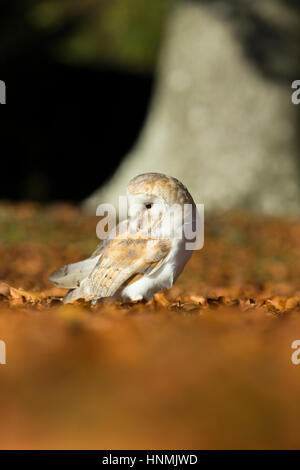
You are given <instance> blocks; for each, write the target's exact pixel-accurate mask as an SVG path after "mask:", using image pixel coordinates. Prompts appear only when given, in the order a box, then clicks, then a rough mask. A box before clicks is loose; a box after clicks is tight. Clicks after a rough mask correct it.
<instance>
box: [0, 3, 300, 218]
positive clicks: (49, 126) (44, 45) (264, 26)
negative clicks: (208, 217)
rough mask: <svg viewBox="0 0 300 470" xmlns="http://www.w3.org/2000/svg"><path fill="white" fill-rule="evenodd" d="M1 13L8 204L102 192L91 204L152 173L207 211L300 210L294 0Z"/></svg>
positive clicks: (23, 6) (21, 7)
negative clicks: (175, 180)
mask: <svg viewBox="0 0 300 470" xmlns="http://www.w3.org/2000/svg"><path fill="white" fill-rule="evenodd" d="M0 22H1V24H0V71H1V79H2V80H4V81H5V82H6V85H7V103H8V104H9V106H6V108H5V110H2V116H1V119H2V121H1V156H2V158H1V161H2V168H3V173H4V174H5V175H7V177H5V178H4V179H3V181H2V184H1V189H0V197H1V198H2V199H13V200H22V199H29V200H35V201H53V200H61V199H63V200H69V201H74V202H79V201H82V200H84V199H86V198H87V197H88V196H89V195H90V194H91V193H94V192H95V191H96V190H97V191H96V193H94V194H95V197H94V198H93V197H92V198H89V199H87V200H86V201H85V204H84V207H85V208H86V209H87V210H88V211H90V212H93V213H94V209H95V205H96V203H97V202H98V203H99V200H102V198H105V199H106V202H115V197H116V195H117V194H119V193H121V194H123V193H124V190H125V187H126V184H127V182H128V180H129V179H130V178H131V177H133V176H134V175H135V174H137V173H139V172H143V171H149V170H152V171H153V170H154V171H162V172H165V173H170V174H172V175H173V176H177V177H179V178H180V179H182V180H183V182H184V183H185V184H186V185H187V186H188V187H189V189H190V190H191V193H192V194H193V195H194V198H195V199H196V200H197V202H204V204H205V205H206V208H207V209H208V210H210V209H216V208H221V209H223V208H225V209H228V208H232V207H244V208H248V209H249V208H250V209H252V210H256V211H258V212H264V213H272V214H274V213H276V214H277V213H281V214H285V213H298V212H299V201H300V189H299V188H300V185H299V171H300V170H299V168H300V165H299V148H300V147H299V135H300V130H299V129H300V127H299V126H300V125H299V122H300V119H299V107H297V106H295V105H292V104H291V99H290V98H291V91H292V90H291V83H292V81H293V80H295V79H297V78H298V77H299V74H300V72H299V67H300V65H299V64H300V60H299V57H300V40H299V34H300V33H299V31H300V27H299V26H300V24H299V23H300V15H299V2H298V1H297V0H274V1H272V2H270V1H269V0H262V1H258V0H254V1H242V0H231V1H230V2H228V1H222V0H218V1H217V0H212V1H205V0H182V1H180V0H177V1H176V0H153V1H152V2H151V5H149V2H147V1H146V0H110V1H108V0H86V1H82V0H76V1H71V0H45V1H41V0H28V1H21V0H19V1H15V2H11V1H9V0H3V1H2V3H1V19H0ZM112 175H114V177H113V178H112V179H111V178H110V177H111V176H112ZM12 177H13V181H14V183H13V184H12V181H11V178H12ZM103 183H108V184H106V185H105V186H104V187H103Z"/></svg>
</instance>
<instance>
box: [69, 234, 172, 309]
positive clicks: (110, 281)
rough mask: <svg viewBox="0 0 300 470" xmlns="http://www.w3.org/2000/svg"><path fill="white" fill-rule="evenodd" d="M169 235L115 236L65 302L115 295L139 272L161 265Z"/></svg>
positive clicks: (169, 246)
mask: <svg viewBox="0 0 300 470" xmlns="http://www.w3.org/2000/svg"><path fill="white" fill-rule="evenodd" d="M170 248H171V241H170V240H168V239H138V238H136V237H135V238H126V239H124V238H118V237H116V238H115V239H112V240H110V241H109V243H108V244H107V245H106V246H105V248H104V249H103V252H102V255H101V257H100V259H99V260H98V262H97V264H96V266H95V268H94V269H93V271H92V272H91V273H90V275H89V276H88V277H87V278H86V279H84V280H83V282H82V284H81V285H80V286H79V287H78V288H77V289H74V290H72V291H70V292H69V293H68V294H67V295H66V296H65V299H64V301H65V302H73V301H74V300H76V299H78V298H85V299H87V300H91V299H95V298H101V297H110V296H114V295H115V294H116V292H117V291H118V290H119V289H120V288H121V287H122V286H125V285H127V284H128V283H129V282H130V281H131V280H132V279H133V278H134V277H135V276H136V275H138V274H144V273H148V274H151V272H152V271H153V270H154V269H157V267H158V265H161V264H162V263H163V262H164V261H165V260H166V257H167V255H168V254H169V252H170Z"/></svg>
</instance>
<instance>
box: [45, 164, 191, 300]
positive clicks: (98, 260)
mask: <svg viewBox="0 0 300 470" xmlns="http://www.w3.org/2000/svg"><path fill="white" fill-rule="evenodd" d="M127 201H128V219H127V220H124V221H123V222H121V223H120V224H119V225H118V226H117V230H116V231H114V233H113V234H108V236H107V238H106V239H104V240H103V241H102V242H101V243H100V244H99V246H98V248H97V250H96V251H95V252H94V253H93V254H92V255H91V257H90V258H88V259H86V260H84V261H80V262H78V263H74V264H69V265H66V266H63V267H62V268H61V269H59V270H57V271H55V272H54V273H53V274H51V275H50V276H49V279H50V280H51V281H52V282H53V283H54V284H55V285H56V286H58V287H65V288H69V289H70V290H69V292H68V293H67V294H66V295H65V297H64V302H65V303H71V302H74V301H75V300H76V299H79V298H83V299H85V300H87V301H92V303H95V302H97V300H98V299H101V298H104V297H113V298H115V299H116V300H120V301H136V300H142V299H144V300H150V299H151V298H152V297H153V295H154V294H155V293H156V292H158V291H159V290H161V289H164V288H167V289H169V288H171V287H172V285H173V283H174V282H175V281H176V279H177V278H178V276H179V274H180V273H181V272H182V270H183V268H184V266H185V264H186V263H187V261H188V260H189V258H190V257H191V255H192V250H191V249H187V245H186V241H187V239H186V236H185V230H184V227H185V226H187V225H189V224H193V223H194V222H195V218H196V216H197V208H196V205H195V203H194V201H193V199H192V196H191V195H190V193H189V192H188V190H187V189H186V187H185V186H184V185H183V184H182V183H180V181H178V180H177V179H175V178H172V177H170V176H166V175H163V174H160V173H145V174H142V175H138V176H136V177H135V178H133V179H132V180H131V181H130V182H129V184H128V186H127ZM186 207H187V208H188V210H187V213H185V208H186Z"/></svg>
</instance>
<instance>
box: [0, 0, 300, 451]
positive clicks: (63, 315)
mask: <svg viewBox="0 0 300 470" xmlns="http://www.w3.org/2000/svg"><path fill="white" fill-rule="evenodd" d="M299 13H300V3H299V1H298V0H249V1H247V0H210V1H208V0H45V1H42V0H24V1H22V0H14V1H11V0H1V6H0V80H4V81H5V82H6V86H7V105H6V106H5V107H2V108H1V111H2V113H1V128H0V135H1V149H0V152H1V175H2V178H1V184H0V259H1V263H0V340H3V341H5V342H6V345H7V364H6V365H1V366H0V423H1V426H0V447H1V448H5V449H7V448H20V449H32V448H40V449H45V448H65V449H67V448H73V449H79V448H87V449H88V448H103V449H105V448H107V449H115V448H123V449H126V448H127V449H128V448H144V449H145V448H148V449H149V448H150V449H151V448H155V449H166V448H171V449H172V448H173V449H174V448H176V449H180V448H185V449H195V448H196V449H197V448H198V449H205V448H209V449H224V448H226V449H232V448H239V449H245V448H246V449H251V448H252V449H253V448H260V449H281V448H288V449H292V448H299V416H300V405H299V393H300V381H299V374H300V366H296V365H294V364H292V362H291V354H292V352H293V350H292V349H291V344H292V342H293V341H294V340H297V339H299V338H300V220H299V212H300V211H299V208H300V204H299V202H300V184H299V182H300V153H299V152H300V118H299V116H300V114H299V112H300V105H299V106H296V105H294V104H292V101H291V94H292V91H293V90H292V89H291V84H292V81H294V80H296V79H300V14H299ZM145 171H160V172H165V173H167V174H170V175H172V176H175V177H178V178H179V179H180V180H181V181H182V182H183V183H185V184H186V186H187V187H188V189H189V190H190V192H191V194H192V195H193V197H194V199H195V201H196V202H197V203H204V205H205V244H204V248H203V250H201V251H197V252H195V253H194V254H193V256H192V258H191V260H190V262H189V263H188V265H187V267H186V269H185V270H184V272H183V274H182V275H181V276H180V278H179V279H178V281H177V282H176V284H175V286H173V288H172V289H171V290H170V291H168V292H166V293H164V295H160V296H158V298H157V299H156V300H155V302H154V301H153V302H150V304H147V305H145V304H143V303H139V304H133V305H131V304H118V303H112V304H106V303H99V304H97V305H95V306H91V305H89V304H86V303H84V302H81V301H79V302H78V303H77V304H75V305H63V304H62V295H63V294H64V293H65V290H64V289H58V288H56V287H54V286H53V285H52V284H51V283H50V282H49V280H48V275H49V274H50V273H51V272H52V271H53V270H55V269H57V268H59V267H60V266H62V265H64V264H66V263H71V262H75V261H78V260H80V259H83V258H85V257H88V256H90V254H91V253H92V252H93V251H94V249H95V247H96V245H97V242H98V240H97V238H96V233H95V229H96V224H97V222H98V219H97V217H96V216H95V208H96V206H97V205H98V204H99V203H101V202H115V203H117V198H118V196H119V195H120V194H124V192H125V187H126V184H127V182H128V181H129V179H131V178H132V177H133V176H135V175H136V174H138V173H142V172H145ZM63 201H64V202H63ZM82 209H84V210H82Z"/></svg>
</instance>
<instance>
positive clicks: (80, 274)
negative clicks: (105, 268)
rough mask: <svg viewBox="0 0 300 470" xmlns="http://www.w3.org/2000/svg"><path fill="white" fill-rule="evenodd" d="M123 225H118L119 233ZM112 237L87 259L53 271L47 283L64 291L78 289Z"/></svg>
mask: <svg viewBox="0 0 300 470" xmlns="http://www.w3.org/2000/svg"><path fill="white" fill-rule="evenodd" d="M125 223H126V221H124V222H121V224H119V225H118V230H119V232H120V233H122V230H124V229H125V227H126V225H125ZM112 237H113V234H109V235H108V237H107V238H105V239H104V240H102V241H101V243H99V245H98V247H97V249H96V250H95V251H94V252H93V254H92V255H91V256H90V257H89V258H87V259H85V260H83V261H79V262H77V263H72V264H66V265H65V266H62V267H61V268H59V269H57V270H56V271H54V272H53V273H52V274H50V276H49V277H48V279H49V281H51V282H53V283H54V284H55V285H56V286H57V287H63V288H66V289H74V288H76V287H78V286H79V285H80V282H81V281H82V280H83V279H85V278H86V277H88V276H89V274H90V273H91V272H92V271H93V269H94V268H95V266H96V264H97V263H98V262H99V259H100V258H101V256H102V253H103V250H104V248H105V246H106V245H107V244H108V243H109V241H110V239H111V238H112Z"/></svg>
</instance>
